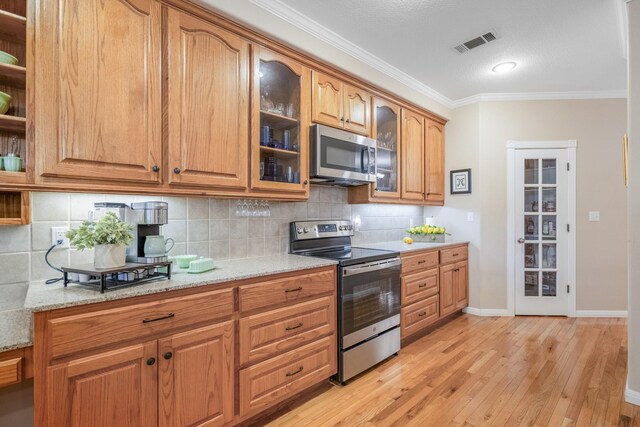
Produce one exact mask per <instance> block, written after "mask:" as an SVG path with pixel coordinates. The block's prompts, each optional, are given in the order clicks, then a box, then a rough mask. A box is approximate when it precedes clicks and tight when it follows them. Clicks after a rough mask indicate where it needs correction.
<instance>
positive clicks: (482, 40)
mask: <svg viewBox="0 0 640 427" xmlns="http://www.w3.org/2000/svg"><path fill="white" fill-rule="evenodd" d="M497 39H498V35H497V34H496V32H495V31H489V32H488V33H486V34H483V35H481V36H478V37H476V38H473V39H471V40H468V41H466V42H464V43H461V44H459V45H457V46H454V47H453V49H454V50H455V51H456V52H458V53H465V52H468V51H470V50H471V49H475V48H477V47H479V46H482V45H483V44H487V43H490V42H492V41H494V40H497Z"/></svg>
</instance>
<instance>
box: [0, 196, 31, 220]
mask: <svg viewBox="0 0 640 427" xmlns="http://www.w3.org/2000/svg"><path fill="white" fill-rule="evenodd" d="M30 209H31V198H30V196H29V192H28V191H1V192H0V225H24V224H29V223H30V222H31V211H30Z"/></svg>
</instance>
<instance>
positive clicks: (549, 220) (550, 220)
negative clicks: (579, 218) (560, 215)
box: [542, 215, 557, 240]
mask: <svg viewBox="0 0 640 427" xmlns="http://www.w3.org/2000/svg"><path fill="white" fill-rule="evenodd" d="M556 225H557V224H556V216H555V215H542V240H555V239H556Z"/></svg>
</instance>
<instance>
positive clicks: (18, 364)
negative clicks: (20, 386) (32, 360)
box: [0, 357, 22, 387]
mask: <svg viewBox="0 0 640 427" xmlns="http://www.w3.org/2000/svg"><path fill="white" fill-rule="evenodd" d="M20 381H22V357H16V358H15V359H9V360H3V361H2V362H0V387H4V386H6V385H11V384H17V383H19V382H20Z"/></svg>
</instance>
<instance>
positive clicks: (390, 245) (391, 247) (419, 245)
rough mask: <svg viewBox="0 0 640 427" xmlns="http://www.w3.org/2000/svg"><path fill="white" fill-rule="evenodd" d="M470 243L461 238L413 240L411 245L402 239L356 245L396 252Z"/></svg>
mask: <svg viewBox="0 0 640 427" xmlns="http://www.w3.org/2000/svg"><path fill="white" fill-rule="evenodd" d="M467 243H469V242H468V241H464V240H460V241H451V242H444V243H426V242H413V243H412V244H410V245H407V244H406V243H403V242H402V241H392V242H382V243H370V244H364V245H355V246H358V247H359V248H369V249H384V250H387V251H396V252H400V253H403V252H414V251H423V250H426V249H441V248H446V247H448V246H456V245H464V244H467Z"/></svg>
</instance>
